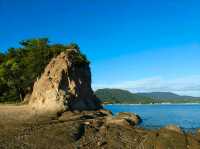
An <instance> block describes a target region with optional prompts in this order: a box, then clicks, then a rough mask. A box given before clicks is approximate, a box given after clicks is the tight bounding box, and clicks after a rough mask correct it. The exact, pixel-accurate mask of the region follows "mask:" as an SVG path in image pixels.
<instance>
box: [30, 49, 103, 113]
mask: <svg viewBox="0 0 200 149" xmlns="http://www.w3.org/2000/svg"><path fill="white" fill-rule="evenodd" d="M29 105H31V106H32V108H33V109H35V110H39V111H54V112H58V111H65V110H71V111H73V110H78V111H82V110H98V109H101V108H102V106H101V103H100V100H99V99H98V98H97V97H96V96H95V94H94V92H93V91H92V88H91V72H90V67H89V62H88V61H87V59H86V58H85V57H84V56H83V55H82V54H81V53H80V51H79V50H76V49H68V50H66V52H62V53H60V54H59V55H58V56H57V57H56V58H53V59H52V60H51V61H50V63H49V64H48V65H47V66H46V68H45V70H44V73H43V74H42V75H41V77H40V78H39V79H37V81H36V82H35V83H34V86H33V91H32V94H31V96H30V99H29Z"/></svg>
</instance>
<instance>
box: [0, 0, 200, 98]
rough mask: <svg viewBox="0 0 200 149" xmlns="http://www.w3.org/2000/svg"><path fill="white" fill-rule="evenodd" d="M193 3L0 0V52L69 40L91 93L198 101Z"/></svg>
mask: <svg viewBox="0 0 200 149" xmlns="http://www.w3.org/2000/svg"><path fill="white" fill-rule="evenodd" d="M199 6H200V1H198V0H0V49H1V50H6V49H7V48H9V47H15V46H18V42H19V41H20V40H22V39H28V38H33V37H49V39H50V41H52V42H53V43H54V42H61V43H69V42H77V43H78V44H79V45H80V47H81V50H82V51H83V53H85V54H86V55H87V57H88V58H89V59H90V61H91V68H92V76H93V77H92V80H93V87H94V88H102V87H113V88H115V87H117V88H125V89H129V90H131V91H133V92H138V91H173V92H176V93H179V94H188V95H195V96H200V60H199V59H200V9H199Z"/></svg>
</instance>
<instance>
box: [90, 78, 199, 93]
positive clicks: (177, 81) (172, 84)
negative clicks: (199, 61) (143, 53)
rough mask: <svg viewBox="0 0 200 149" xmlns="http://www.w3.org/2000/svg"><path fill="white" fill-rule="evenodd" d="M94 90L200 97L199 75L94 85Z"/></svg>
mask: <svg viewBox="0 0 200 149" xmlns="http://www.w3.org/2000/svg"><path fill="white" fill-rule="evenodd" d="M93 87H94V89H95V90H96V89H100V88H120V89H127V90H129V91H131V92H161V91H162V92H163V91H165V92H174V93H177V94H180V95H191V96H200V75H195V76H187V77H181V78H173V79H165V78H162V77H152V78H145V79H141V80H134V81H124V82H118V83H113V84H94V85H93Z"/></svg>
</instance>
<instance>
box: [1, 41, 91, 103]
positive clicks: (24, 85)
mask: <svg viewBox="0 0 200 149" xmlns="http://www.w3.org/2000/svg"><path fill="white" fill-rule="evenodd" d="M20 45H21V47H20V48H10V49H8V50H7V52H6V53H0V102H10V101H19V100H20V99H21V100H22V99H23V97H24V96H25V95H26V94H27V93H28V92H30V91H31V90H32V87H33V83H34V82H35V80H36V79H37V77H39V76H40V75H41V73H42V72H43V70H44V68H45V67H46V65H47V64H48V63H49V61H50V60H51V59H52V58H53V57H55V56H57V55H58V54H59V53H60V52H62V51H67V49H77V50H79V46H78V45H77V44H75V43H72V44H69V45H62V44H49V40H48V39H47V38H38V39H29V40H23V41H21V42H20ZM75 57H76V60H77V61H79V62H81V63H83V62H87V59H86V57H85V56H84V55H82V54H81V53H79V54H77V55H76V56H75Z"/></svg>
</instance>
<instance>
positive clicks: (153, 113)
mask: <svg viewBox="0 0 200 149" xmlns="http://www.w3.org/2000/svg"><path fill="white" fill-rule="evenodd" d="M104 107H105V108H106V109H108V110H111V111H112V112H113V113H114V114H116V113H118V112H132V113H136V114H138V115H139V116H140V117H141V118H142V123H141V124H140V125H139V126H141V127H145V128H149V129H154V128H161V127H164V126H166V125H169V124H175V125H178V126H180V127H181V128H183V129H184V130H185V131H191V132H193V131H195V130H196V129H198V128H200V104H152V105H133V104H112V105H105V106H104Z"/></svg>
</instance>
